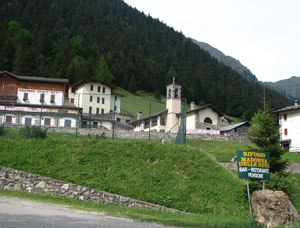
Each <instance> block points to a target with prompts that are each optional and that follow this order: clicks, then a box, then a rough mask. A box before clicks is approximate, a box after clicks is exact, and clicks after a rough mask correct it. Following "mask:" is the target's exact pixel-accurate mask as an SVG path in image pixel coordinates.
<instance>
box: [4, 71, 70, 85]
mask: <svg viewBox="0 0 300 228" xmlns="http://www.w3.org/2000/svg"><path fill="white" fill-rule="evenodd" d="M0 74H8V75H10V76H12V77H15V78H17V79H19V80H21V81H36V82H54V83H68V82H69V80H68V79H62V78H45V77H32V76H18V75H15V74H13V73H10V72H8V71H3V72H0Z"/></svg>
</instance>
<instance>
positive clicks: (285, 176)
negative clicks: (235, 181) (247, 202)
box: [244, 172, 297, 201]
mask: <svg viewBox="0 0 300 228" xmlns="http://www.w3.org/2000/svg"><path fill="white" fill-rule="evenodd" d="M262 188H263V182H262V181H257V180H250V181H249V189H250V193H251V194H252V193H253V192H254V191H259V190H262ZM265 189H269V190H273V191H283V192H285V193H286V194H287V195H288V196H289V198H290V200H291V201H294V200H295V193H296V192H297V189H296V186H295V184H294V182H293V179H292V178H289V173H286V172H276V173H271V175H270V180H269V181H265ZM244 192H245V194H246V193H247V188H246V187H245V189H244Z"/></svg>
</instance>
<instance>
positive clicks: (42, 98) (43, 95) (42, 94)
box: [40, 93, 45, 102]
mask: <svg viewBox="0 0 300 228" xmlns="http://www.w3.org/2000/svg"><path fill="white" fill-rule="evenodd" d="M44 100H45V94H44V93H41V95H40V102H44Z"/></svg>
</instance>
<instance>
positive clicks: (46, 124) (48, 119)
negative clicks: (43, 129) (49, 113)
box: [44, 118, 51, 126]
mask: <svg viewBox="0 0 300 228" xmlns="http://www.w3.org/2000/svg"><path fill="white" fill-rule="evenodd" d="M50 124H51V119H50V118H45V121H44V125H45V126H50Z"/></svg>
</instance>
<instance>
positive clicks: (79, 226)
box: [0, 196, 167, 228]
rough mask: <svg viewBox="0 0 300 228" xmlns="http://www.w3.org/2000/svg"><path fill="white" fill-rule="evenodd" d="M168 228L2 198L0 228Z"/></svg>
mask: <svg viewBox="0 0 300 228" xmlns="http://www.w3.org/2000/svg"><path fill="white" fill-rule="evenodd" d="M14 227H28V228H29V227H32V228H35V227H36V228H50V227H58V228H71V227H72V228H86V227H87V228H92V227H93V228H94V227H95V228H98V227H101V228H104V227H105V228H116V227H122V228H123V227H124V228H129V227H130V228H138V227H143V228H167V227H166V226H163V225H158V224H152V223H146V222H138V221H134V220H131V219H125V218H115V217H110V216H106V215H105V214H104V213H99V212H86V211H80V210H75V209H71V208H68V207H67V206H60V205H55V204H47V203H39V202H34V201H30V200H23V199H18V198H11V197H3V196H0V228H14Z"/></svg>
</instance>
